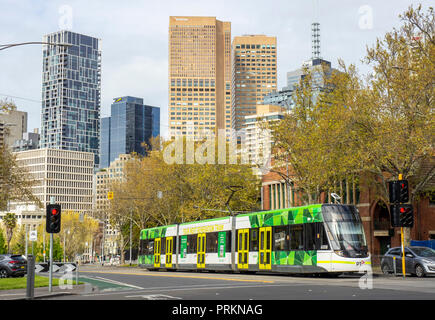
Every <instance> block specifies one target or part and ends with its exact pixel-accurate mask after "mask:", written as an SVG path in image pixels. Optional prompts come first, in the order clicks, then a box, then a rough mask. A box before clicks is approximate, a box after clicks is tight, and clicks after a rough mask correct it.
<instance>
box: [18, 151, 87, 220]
mask: <svg viewBox="0 0 435 320" xmlns="http://www.w3.org/2000/svg"><path fill="white" fill-rule="evenodd" d="M15 155H16V158H17V163H18V166H19V167H21V168H23V169H25V170H28V172H29V176H30V177H32V178H33V179H34V182H35V184H34V185H33V186H32V192H33V195H35V196H36V197H38V198H39V200H40V201H41V202H42V205H43V208H45V207H46V205H47V204H48V203H50V198H51V197H55V200H56V203H58V204H60V205H61V206H62V210H63V211H69V210H70V211H74V212H78V213H84V214H91V213H92V206H93V203H92V201H93V199H92V195H93V193H92V181H93V168H94V157H93V153H90V152H80V151H69V150H58V149H49V148H44V149H36V150H28V151H21V152H16V153H15ZM26 205H28V206H31V205H33V204H32V203H18V202H11V203H10V205H9V207H10V211H12V212H15V211H17V210H18V209H19V208H23V206H26ZM29 208H30V207H28V209H29ZM42 211H43V212H44V213H43V215H44V218H45V209H43V210H42Z"/></svg>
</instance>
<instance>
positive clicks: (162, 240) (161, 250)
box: [160, 238, 166, 254]
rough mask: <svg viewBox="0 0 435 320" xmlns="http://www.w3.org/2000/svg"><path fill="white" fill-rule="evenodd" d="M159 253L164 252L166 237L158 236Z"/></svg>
mask: <svg viewBox="0 0 435 320" xmlns="http://www.w3.org/2000/svg"><path fill="white" fill-rule="evenodd" d="M160 244H161V245H160V254H165V253H166V238H160Z"/></svg>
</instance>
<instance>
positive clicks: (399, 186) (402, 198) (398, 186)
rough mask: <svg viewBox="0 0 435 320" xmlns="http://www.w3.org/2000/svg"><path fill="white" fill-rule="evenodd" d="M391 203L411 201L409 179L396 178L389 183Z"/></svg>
mask: <svg viewBox="0 0 435 320" xmlns="http://www.w3.org/2000/svg"><path fill="white" fill-rule="evenodd" d="M388 186H389V193H390V203H392V204H393V203H406V202H408V201H409V188H408V180H395V181H390V182H389V183H388Z"/></svg>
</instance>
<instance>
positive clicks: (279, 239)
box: [273, 226, 289, 251]
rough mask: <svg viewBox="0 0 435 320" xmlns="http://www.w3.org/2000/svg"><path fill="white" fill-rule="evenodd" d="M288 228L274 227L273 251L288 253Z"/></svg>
mask: <svg viewBox="0 0 435 320" xmlns="http://www.w3.org/2000/svg"><path fill="white" fill-rule="evenodd" d="M288 229H289V228H288V226H281V227H274V231H273V239H274V240H273V243H274V250H281V251H288V248H289V232H288Z"/></svg>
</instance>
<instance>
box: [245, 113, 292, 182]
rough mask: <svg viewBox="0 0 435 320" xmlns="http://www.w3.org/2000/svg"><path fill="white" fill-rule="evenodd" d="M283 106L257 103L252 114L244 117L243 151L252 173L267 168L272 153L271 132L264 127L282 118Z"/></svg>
mask: <svg viewBox="0 0 435 320" xmlns="http://www.w3.org/2000/svg"><path fill="white" fill-rule="evenodd" d="M283 111H284V108H282V107H280V106H278V105H258V106H257V111H256V113H255V114H254V115H250V116H246V117H245V130H246V141H245V146H244V152H245V153H247V154H248V155H249V161H250V163H251V164H252V165H253V170H254V174H256V175H258V176H260V175H261V174H264V173H265V170H267V169H268V165H270V163H268V161H269V160H270V156H271V153H272V133H271V131H270V129H268V128H266V127H264V124H265V123H266V122H268V123H272V122H275V121H279V120H281V119H282V118H284V112H283Z"/></svg>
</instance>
